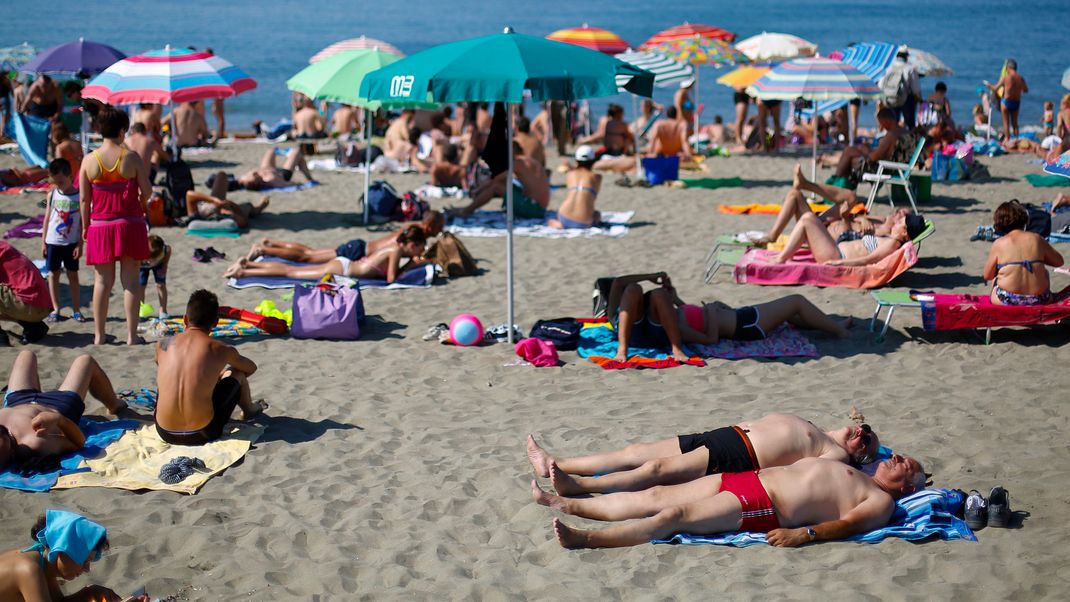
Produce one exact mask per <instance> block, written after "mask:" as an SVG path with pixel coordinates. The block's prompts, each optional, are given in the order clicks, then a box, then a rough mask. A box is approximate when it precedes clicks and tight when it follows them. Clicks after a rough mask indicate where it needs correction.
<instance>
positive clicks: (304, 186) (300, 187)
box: [259, 180, 320, 194]
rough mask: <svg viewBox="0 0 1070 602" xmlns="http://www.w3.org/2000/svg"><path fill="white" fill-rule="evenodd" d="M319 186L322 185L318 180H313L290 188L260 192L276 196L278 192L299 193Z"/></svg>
mask: <svg viewBox="0 0 1070 602" xmlns="http://www.w3.org/2000/svg"><path fill="white" fill-rule="evenodd" d="M319 185H320V183H319V182H317V181H316V180H312V181H311V182H302V183H300V184H291V185H289V186H279V187H277V188H265V189H263V190H260V191H259V192H261V193H263V194H275V193H276V192H297V191H299V190H308V189H309V188H312V187H313V186H319Z"/></svg>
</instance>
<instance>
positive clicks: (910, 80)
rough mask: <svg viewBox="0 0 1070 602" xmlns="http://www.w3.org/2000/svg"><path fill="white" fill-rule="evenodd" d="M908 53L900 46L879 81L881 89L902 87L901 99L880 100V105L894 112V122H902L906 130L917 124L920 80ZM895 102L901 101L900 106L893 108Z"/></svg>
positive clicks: (905, 48) (904, 47)
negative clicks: (889, 86) (890, 85)
mask: <svg viewBox="0 0 1070 602" xmlns="http://www.w3.org/2000/svg"><path fill="white" fill-rule="evenodd" d="M909 59H910V51H909V50H908V49H907V47H906V46H900V47H899V50H898V52H896V55H895V59H893V60H892V64H891V65H890V66H889V67H888V71H886V72H885V74H884V75H883V76H881V79H880V86H881V89H882V90H883V89H885V88H886V87H888V84H893V85H894V84H898V86H902V87H900V88H899V89H900V90H902V89H903V87H905V88H906V89H905V90H904V94H903V96H902V98H901V99H893V98H885V99H884V100H882V104H883V105H884V106H885V107H887V108H889V109H891V110H892V111H894V112H895V120H896V121H897V122H898V121H899V120H900V119H902V120H903V124H904V125H906V127H907V129H911V130H912V129H914V125H915V124H916V123H917V112H916V111H915V109H916V108H917V106H918V101H919V100H921V80H920V79H919V78H918V70H917V69H916V68H915V67H914V65H913V64H912V63H911V62H910V60H909ZM896 100H901V103H902V104H898V105H896V106H893V104H894V103H895V102H896Z"/></svg>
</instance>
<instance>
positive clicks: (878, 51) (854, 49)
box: [803, 42, 899, 144]
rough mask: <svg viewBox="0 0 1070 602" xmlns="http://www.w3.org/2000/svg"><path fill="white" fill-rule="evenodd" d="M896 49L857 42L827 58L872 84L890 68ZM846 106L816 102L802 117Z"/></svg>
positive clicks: (884, 44)
mask: <svg viewBox="0 0 1070 602" xmlns="http://www.w3.org/2000/svg"><path fill="white" fill-rule="evenodd" d="M898 49H899V47H898V46H896V45H895V44H889V43H888V42H858V43H854V44H851V45H850V46H848V47H846V48H843V49H840V50H835V51H833V52H831V53H829V56H828V58H830V59H836V60H838V61H843V62H844V63H847V64H848V65H851V66H852V67H854V68H856V69H858V70H859V71H861V72H862V73H865V74H866V75H867V76H868V77H869V78H870V79H872V80H873V81H874V82H879V81H880V79H881V78H882V77H884V74H885V73H887V72H888V68H889V67H891V66H892V61H894V60H895V54H896V52H898ZM846 105H847V101H846V100H826V101H821V102H816V103H814V106H813V108H811V109H807V110H805V111H803V115H804V116H806V117H813V116H814V115H824V114H825V113H831V112H832V111H835V110H836V109H839V108H840V107H842V106H846ZM850 142H851V143H852V144H853V143H854V132H851V136H850Z"/></svg>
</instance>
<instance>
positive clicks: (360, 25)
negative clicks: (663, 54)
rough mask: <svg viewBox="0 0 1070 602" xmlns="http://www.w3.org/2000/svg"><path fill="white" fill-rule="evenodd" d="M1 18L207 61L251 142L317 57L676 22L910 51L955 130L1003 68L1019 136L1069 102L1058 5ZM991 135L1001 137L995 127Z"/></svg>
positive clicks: (70, 2) (735, 5)
mask: <svg viewBox="0 0 1070 602" xmlns="http://www.w3.org/2000/svg"><path fill="white" fill-rule="evenodd" d="M4 13H5V15H4V20H3V23H2V24H0V46H12V45H15V44H19V43H21V42H29V43H30V44H33V45H35V46H37V47H40V48H45V47H48V46H51V45H54V44H59V43H63V42H67V41H71V40H74V39H77V38H78V37H79V36H81V37H85V38H86V39H89V40H93V41H98V42H103V43H107V44H110V45H112V46H115V47H116V48H119V49H120V50H122V51H123V52H126V53H128V54H136V53H141V52H144V51H146V50H150V49H155V48H162V47H163V46H164V45H167V44H170V45H172V46H175V47H184V46H193V47H196V48H205V47H211V48H212V49H214V50H215V52H216V53H217V54H218V55H220V56H222V57H223V58H225V59H227V60H229V61H230V62H232V63H234V64H235V65H237V66H239V67H241V68H242V69H244V70H245V71H246V72H247V73H248V74H249V75H250V76H252V77H253V78H255V79H256V80H257V82H258V84H259V85H258V87H257V89H256V90H253V91H251V92H248V93H245V94H243V95H241V96H239V97H237V98H234V99H230V100H228V101H227V123H228V130H244V129H248V128H249V125H250V124H251V123H252V121H253V120H254V119H263V120H264V121H265V122H274V121H275V120H276V119H277V118H279V117H282V116H286V115H287V114H288V112H289V98H290V93H289V92H288V91H287V89H286V83H285V82H286V80H287V79H288V78H289V77H291V76H293V75H294V74H295V73H297V72H298V71H300V70H301V69H302V68H303V67H305V66H306V65H307V64H308V58H309V57H311V56H312V55H314V54H315V53H316V52H318V51H319V50H321V49H322V48H324V47H325V46H327V45H329V44H331V43H333V42H336V41H338V40H342V39H346V38H351V37H356V36H359V35H362V34H363V35H367V36H368V37H373V38H378V39H381V40H385V41H387V42H390V43H391V44H393V45H395V46H397V47H398V48H400V49H401V50H402V51H404V52H406V53H409V54H411V53H414V52H417V51H420V50H423V49H425V48H428V47H430V46H434V45H436V44H441V43H444V42H450V41H454V40H458V39H462V38H467V37H473V36H481V35H489V34H493V33H497V32H500V31H501V30H502V28H503V27H505V26H511V27H513V28H514V29H515V30H516V31H518V32H521V33H526V34H530V35H538V36H545V35H547V34H549V33H550V32H552V31H555V30H557V29H562V28H566V27H577V26H580V25H583V24H584V23H588V24H590V25H592V26H596V27H602V28H605V29H609V30H611V31H613V32H615V33H617V34H618V35H620V36H621V37H622V38H624V39H625V40H626V41H628V42H629V43H631V44H632V45H633V46H638V45H640V44H642V43H643V42H644V41H645V40H646V39H647V38H648V37H650V36H651V35H653V34H654V33H657V32H658V31H660V30H662V29H665V28H667V27H671V26H674V25H678V24H680V23H683V22H685V21H688V22H692V23H704V24H709V25H715V26H718V27H721V28H724V29H727V30H729V31H732V32H735V33H736V34H737V35H738V39H740V40H742V39H744V38H746V37H749V36H751V35H754V34H758V33H761V32H762V31H770V32H784V33H791V34H794V35H797V36H800V37H802V38H805V39H807V40H810V41H811V42H814V43H815V44H817V45H818V51H819V53H821V54H828V53H829V52H832V51H834V50H837V49H840V48H843V47H844V46H846V45H847V44H848V43H850V42H864V41H887V42H892V43H896V44H907V45H908V46H911V47H914V48H919V49H922V50H926V51H929V52H931V53H933V54H935V55H936V56H938V57H940V59H942V60H943V61H944V62H945V63H947V64H948V65H949V66H950V67H951V68H952V69H953V70H954V71H955V75H953V76H946V77H940V78H932V77H926V78H922V88H923V93H924V95H925V96H928V95H929V94H930V93H931V92H932V88H933V86H934V85H935V83H936V81H938V80H939V81H944V82H946V83H947V85H948V90H949V97H950V100H951V103H952V108H953V110H954V117H955V119H956V121H957V122H958V123H959V124H968V123H970V121H971V115H970V111H971V108H972V106H973V105H974V104H975V103H977V102H979V96H978V94H977V87H978V86H979V85H980V84H981V82H982V81H983V80H986V79H987V80H988V81H991V82H995V81H996V80H997V79H998V78H999V73H1000V67H1001V65H1002V64H1003V61H1004V59H1007V58H1014V59H1016V60H1017V61H1018V66H1019V72H1020V73H1021V74H1022V75H1023V76H1024V77H1025V78H1026V80H1027V82H1028V84H1029V90H1030V91H1029V93H1028V94H1026V95H1025V97H1024V99H1023V102H1022V109H1021V117H1020V124H1021V125H1023V126H1026V125H1039V123H1040V119H1041V113H1042V111H1043V108H1042V107H1043V103H1044V101H1047V100H1050V101H1053V102H1054V103H1055V104H1056V107H1058V102H1059V99H1060V98H1061V96H1062V95H1063V94H1065V93H1067V92H1068V91H1067V90H1065V89H1064V88H1062V86H1061V85H1060V80H1061V78H1062V74H1063V71H1064V70H1066V69H1067V67H1070V52H1068V51H1070V40H1068V38H1067V37H1066V36H1065V24H1066V23H1068V22H1070V2H1068V1H1067V0H1039V1H1036V2H1017V3H1007V2H1004V1H998V0H903V1H888V2H878V1H877V0H831V1H823V2H808V1H791V2H777V1H773V0H747V1H745V2H731V3H729V2H715V1H712V0H676V1H672V2H650V1H643V2H637V1H628V0H614V1H611V0H573V1H571V2H564V1H560V0H546V1H536V2H509V1H502V0H461V1H453V2H449V1H440V0H407V1H404V2H399V1H392V0H380V1H376V2H368V1H365V0H359V1H345V0H318V1H303V2H295V1H289V0H280V1H272V0H266V1H265V0H226V1H225V2H210V3H209V2H187V1H176V0H170V1H156V0H145V1H141V2H125V1H118V0H112V1H108V2H103V1H99V0H50V1H49V2H47V3H40V2H30V1H28V0H15V1H14V3H13V4H8V8H7V9H6V10H5V11H4ZM46 13H47V14H46ZM724 73H726V70H725V69H716V68H713V67H708V66H704V67H702V68H701V70H700V73H699V90H698V95H699V103H700V104H702V105H704V106H705V111H704V112H703V114H702V119H703V121H704V122H708V121H711V120H712V118H713V116H714V115H722V116H724V118H725V121H727V122H731V121H732V119H733V115H734V113H733V108H732V90H731V89H730V88H727V87H725V86H722V85H719V84H717V83H715V80H716V79H717V77H719V76H720V75H722V74H724ZM655 99H656V100H657V101H659V102H671V99H672V90H657V91H656V92H655ZM611 101H613V102H619V103H620V104H623V105H624V106H625V108H626V110H627V111H628V113H629V118H630V116H631V110H632V103H631V98H630V96H628V95H621V96H619V97H616V98H608V99H598V100H593V101H592V103H591V105H592V111H593V112H594V114H595V116H597V115H600V114H602V113H603V112H604V109H605V106H606V103H608V102H611ZM870 106H872V105H870ZM529 112H530V113H531V114H534V111H529ZM210 121H211V118H210ZM994 121H995V123H996V124H997V125H998V124H999V115H998V114H997V115H995V116H994ZM862 122H863V124H864V125H865V124H872V123H873V117H872V111H871V110H868V109H867V110H864V111H863V116H862ZM210 125H212V124H210Z"/></svg>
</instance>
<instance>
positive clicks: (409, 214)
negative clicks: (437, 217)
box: [394, 192, 431, 222]
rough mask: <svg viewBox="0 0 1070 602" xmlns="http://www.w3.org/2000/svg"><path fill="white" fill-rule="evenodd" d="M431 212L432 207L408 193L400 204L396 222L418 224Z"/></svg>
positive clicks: (395, 216) (395, 215)
mask: <svg viewBox="0 0 1070 602" xmlns="http://www.w3.org/2000/svg"><path fill="white" fill-rule="evenodd" d="M430 210H431V205H430V204H429V203H428V202H427V201H425V200H423V199H421V198H420V197H418V196H416V194H415V193H413V192H406V193H405V196H403V197H401V202H399V203H398V210H397V212H396V213H395V214H394V221H397V222H416V221H420V220H422V219H423V218H424V213H427V212H428V211H430Z"/></svg>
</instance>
